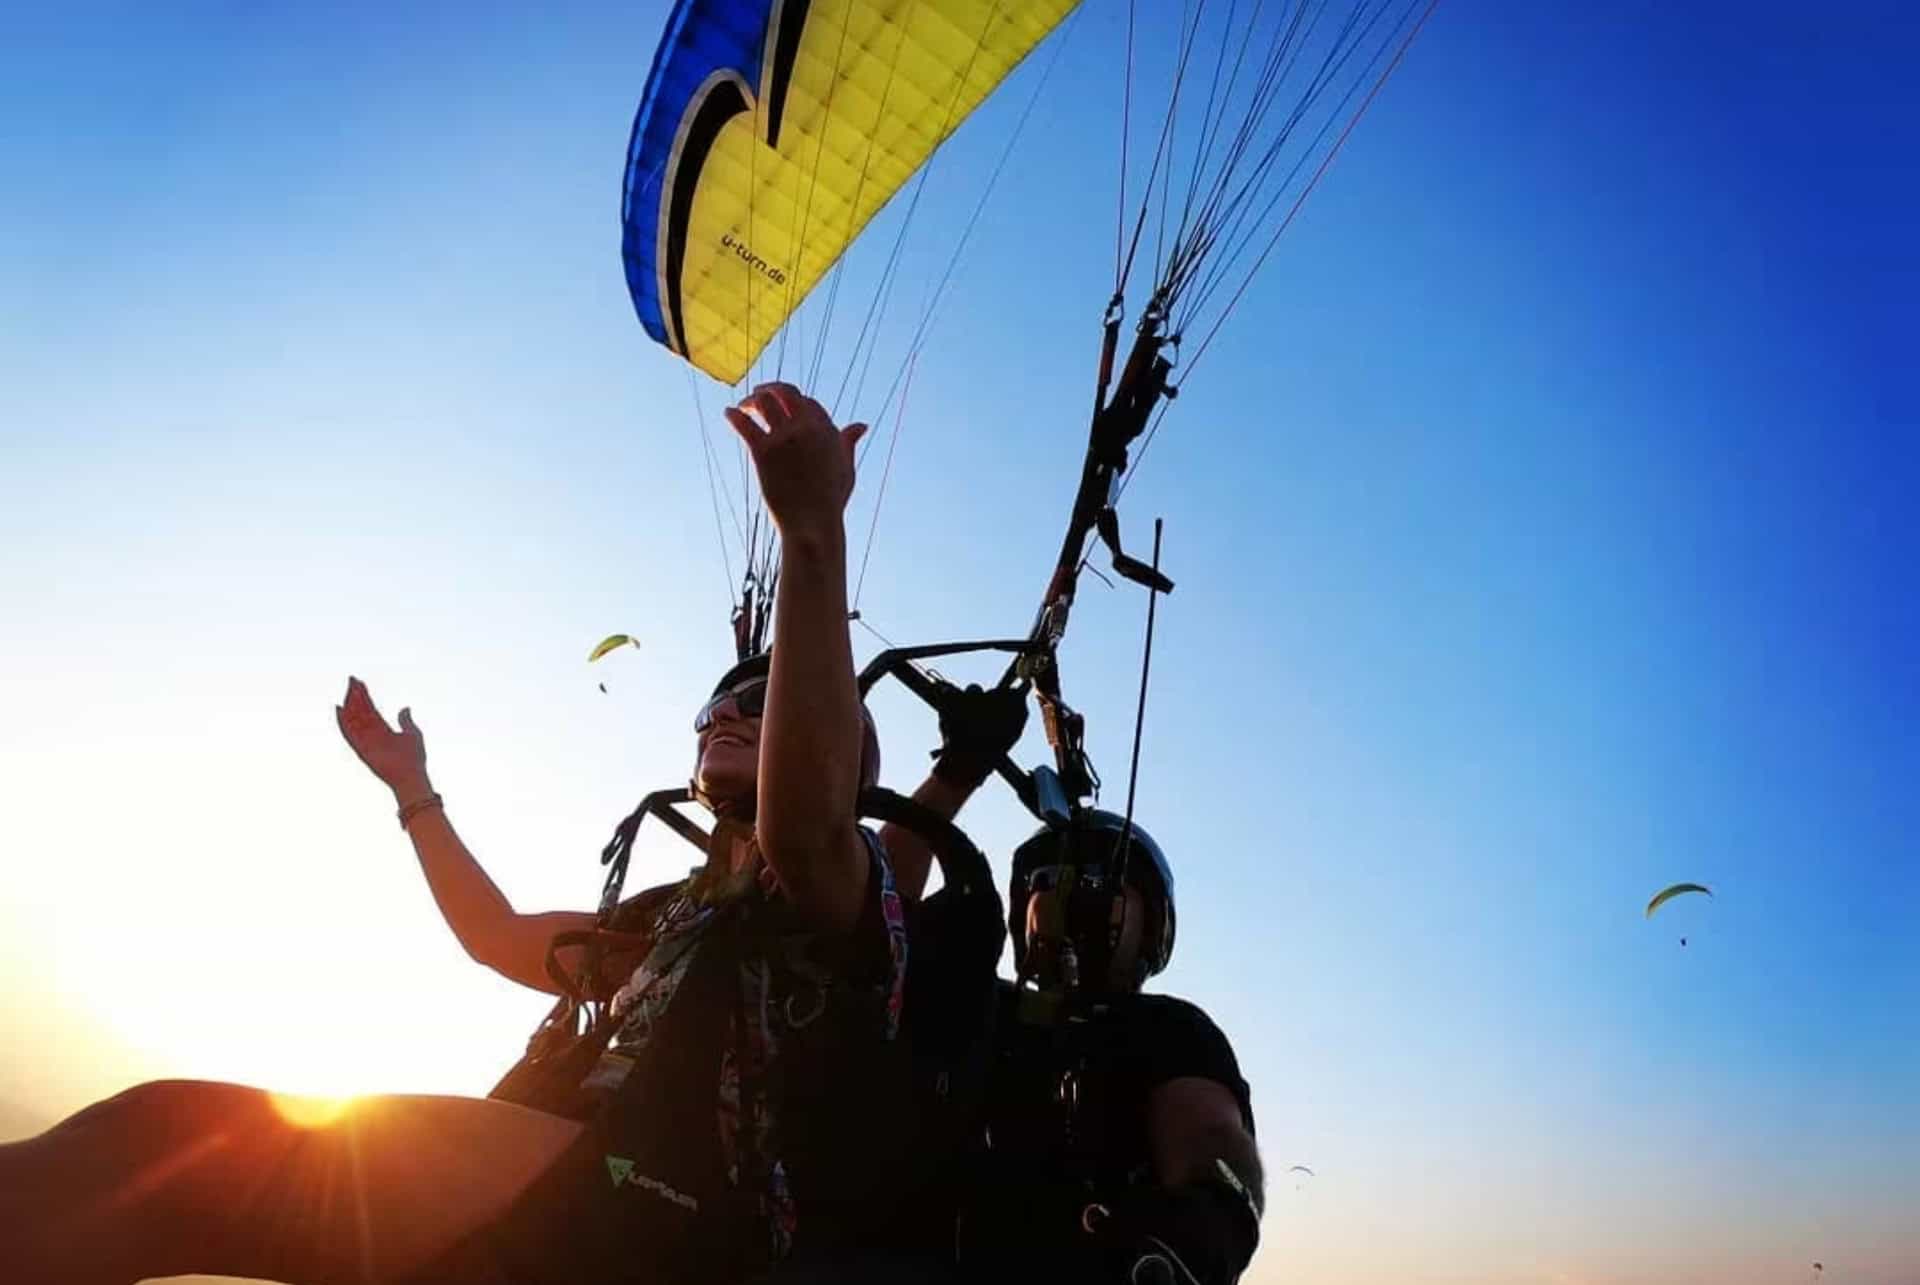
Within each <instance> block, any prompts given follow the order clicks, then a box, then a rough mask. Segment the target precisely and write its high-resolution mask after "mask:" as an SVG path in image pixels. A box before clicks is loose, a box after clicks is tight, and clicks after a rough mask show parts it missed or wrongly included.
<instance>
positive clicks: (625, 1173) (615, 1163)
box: [607, 1156, 633, 1187]
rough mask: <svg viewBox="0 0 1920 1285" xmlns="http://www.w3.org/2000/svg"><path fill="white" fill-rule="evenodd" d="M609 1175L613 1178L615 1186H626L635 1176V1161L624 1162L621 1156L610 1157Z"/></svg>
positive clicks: (608, 1160) (608, 1159) (608, 1158)
mask: <svg viewBox="0 0 1920 1285" xmlns="http://www.w3.org/2000/svg"><path fill="white" fill-rule="evenodd" d="M607 1173H608V1175H609V1176H611V1177H612V1179H613V1185H614V1186H616V1187H620V1186H624V1185H625V1184H626V1181H627V1179H628V1178H629V1177H630V1176H632V1174H633V1161H631V1160H622V1159H621V1158H620V1157H619V1156H608V1157H607Z"/></svg>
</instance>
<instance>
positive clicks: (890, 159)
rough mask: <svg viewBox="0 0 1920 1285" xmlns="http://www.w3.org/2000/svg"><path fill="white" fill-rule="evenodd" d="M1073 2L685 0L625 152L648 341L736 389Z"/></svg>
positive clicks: (630, 228)
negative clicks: (860, 239)
mask: <svg viewBox="0 0 1920 1285" xmlns="http://www.w3.org/2000/svg"><path fill="white" fill-rule="evenodd" d="M1073 2H1074V0H1025V3H1022V4H1017V5H1008V4H1004V3H1001V2H1000V0H940V2H939V3H920V2H919V0H810V2H809V3H804V4H800V3H782V2H781V0H680V3H679V4H677V5H676V6H675V7H674V11H673V13H672V15H671V16H670V17H669V18H668V20H667V32H666V37H665V39H663V40H662V41H661V42H660V49H659V52H658V53H657V54H656V55H655V57H654V63H653V71H652V74H651V75H650V76H649V77H648V80H647V88H646V94H645V97H644V98H643V99H642V101H641V104H640V110H639V113H638V115H637V116H636V118H635V120H634V125H633V138H632V141H631V143H630V144H629V145H628V151H627V174H626V183H625V187H624V193H623V200H622V210H621V222H622V226H623V229H624V235H623V256H624V258H625V260H626V268H627V287H628V291H629V293H631V295H632V296H633V305H634V309H635V311H636V312H637V313H638V314H639V317H640V321H641V324H642V325H644V326H645V327H646V330H647V333H648V334H649V335H651V336H653V338H654V339H655V340H657V341H659V342H660V343H662V344H664V345H666V346H667V347H668V348H670V349H672V350H673V351H674V352H677V353H679V354H681V355H682V356H684V357H685V358H687V360H689V361H691V362H692V363H693V364H694V365H695V366H698V367H699V368H700V369H702V370H704V371H706V372H707V373H708V374H710V375H712V376H714V377H715V378H716V379H719V380H721V381H722V382H723V383H732V382H734V381H736V380H738V379H740V378H741V377H742V376H744V375H745V374H746V372H747V369H748V367H749V366H750V365H751V364H752V362H753V359H754V357H755V356H756V355H757V354H758V353H759V352H760V350H761V349H762V348H764V347H765V346H766V344H767V341H768V340H769V339H770V338H771V337H772V336H773V334H774V332H775V331H777V330H778V329H779V328H780V326H781V325H782V324H783V323H784V322H785V321H786V319H787V318H788V316H789V315H790V314H791V313H792V312H793V310H794V308H795V307H796V306H797V305H798V304H799V302H800V301H801V300H802V299H804V298H805V297H806V295H807V292H808V291H809V290H811V289H812V288H813V287H814V285H815V284H817V283H818V282H819V280H820V278H821V277H822V276H823V275H824V274H825V273H826V271H827V270H828V269H829V268H830V267H831V266H832V265H833V262H834V261H835V260H836V259H838V258H839V257H840V254H841V251H843V250H844V249H845V248H846V247H847V245H848V243H849V242H851V241H852V240H853V239H854V237H856V236H857V235H859V232H860V229H861V228H862V227H864V226H865V225H866V224H867V222H868V221H869V220H870V219H872V218H873V216H874V215H875V214H876V213H878V212H879V210H880V207H881V206H883V205H885V204H886V202H887V200H888V199H889V198H890V197H892V196H893V194H894V193H895V192H896V191H898V190H899V189H900V187H901V185H902V184H904V183H905V182H906V181H907V179H908V178H910V177H911V176H912V175H913V173H914V172H915V171H916V170H918V169H919V168H920V167H921V165H922V164H924V163H925V162H926V160H927V158H928V157H929V156H930V155H932V153H933V151H934V150H935V149H936V148H937V147H939V146H940V144H941V143H943V142H945V141H946V139H947V137H948V136H949V135H950V134H952V133H953V131H954V130H955V129H956V128H958V127H959V125H960V123H961V122H962V121H963V120H965V119H966V117H967V116H968V114H969V113H971V112H972V111H973V109H974V108H975V107H977V106H979V105H980V103H981V102H982V101H983V100H984V99H985V98H986V97H987V95H988V94H990V93H991V92H992V91H993V89H994V87H995V86H996V85H998V84H999V83H1000V82H1001V81H1002V80H1003V79H1005V78H1006V75H1007V73H1008V72H1010V71H1012V70H1013V68H1014V66H1015V65H1016V64H1018V63H1019V62H1020V61H1021V60H1022V59H1024V58H1025V57H1026V56H1027V54H1028V53H1030V52H1031V51H1032V49H1033V47H1034V46H1035V45H1037V44H1038V43H1039V42H1040V41H1041V40H1042V39H1044V38H1045V37H1046V35H1047V33H1048V32H1050V31H1052V30H1053V28H1054V27H1055V26H1056V25H1058V23H1059V22H1060V20H1061V19H1062V18H1063V17H1065V16H1066V14H1067V12H1068V10H1070V9H1071V8H1072V7H1073Z"/></svg>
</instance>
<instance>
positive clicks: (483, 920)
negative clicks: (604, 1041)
mask: <svg viewBox="0 0 1920 1285" xmlns="http://www.w3.org/2000/svg"><path fill="white" fill-rule="evenodd" d="M334 718H335V720H336V721H337V722H338V723H339V725H340V734H341V735H342V736H344V737H345V738H346V741H347V744H348V745H349V746H351V747H352V748H353V752H354V753H355V754H357V755H359V756H360V761H361V762H362V763H365V764H366V765H367V769H368V770H369V771H371V772H372V773H373V774H374V775H375V776H376V777H378V778H379V779H380V781H381V782H382V783H383V784H384V785H386V786H387V787H388V788H389V789H391V790H392V791H393V799H394V804H395V806H396V808H397V810H398V815H399V817H400V824H401V825H402V826H404V827H405V828H406V831H407V837H408V838H409V839H411V840H412V841H413V851H414V855H415V856H416V857H418V858H419V860H420V870H421V873H423V874H425V875H426V877H427V887H428V888H429V889H430V890H431V891H432V893H433V900H434V904H435V905H437V906H438V907H439V908H440V914H441V916H442V917H443V918H444V919H445V920H446V921H447V926H448V927H449V928H451V929H453V935H454V936H455V937H456V938H458V939H459V941H460V945H461V947H462V948H463V949H465V950H466V952H467V954H469V955H471V956H472V957H473V958H474V959H475V960H476V961H478V962H479V963H482V964H485V965H486V966H487V967H488V968H491V969H493V970H494V971H495V972H497V973H499V974H501V975H502V976H504V977H506V978H509V979H510V980H512V981H516V982H519V983H520V984H521V985H522V986H529V987H532V988H533V989H534V990H539V991H547V992H549V993H551V992H553V991H554V990H555V987H554V984H553V981H552V980H551V979H550V978H549V977H548V976H547V969H546V958H547V945H548V943H549V942H551V941H552V940H553V937H554V934H555V933H559V932H565V931H568V930H573V929H586V928H591V927H593V925H594V917H593V916H592V915H591V914H587V913H585V912H581V911H554V912H550V913H547V914H533V915H523V914H521V913H519V912H518V911H516V910H514V908H513V904H512V903H511V902H509V901H508V900H507V898H506V894H504V893H502V892H501V891H500V889H499V887H498V886H497V885H496V884H495V883H494V882H493V880H492V879H491V878H490V877H489V876H488V874H487V872H486V870H485V869H483V868H482V867H481V865H480V863H479V861H477V860H476V859H475V858H474V855H473V853H472V852H470V851H468V849H467V845H466V844H465V843H464V842H462V841H461V838H460V834H459V832H458V831H456V830H455V829H454V828H453V822H452V821H450V820H449V819H448V818H447V809H446V806H445V805H444V804H443V803H442V802H441V800H440V795H439V794H438V793H437V792H435V790H434V788H433V782H432V780H431V779H429V777H428V776H427V747H426V739H425V738H424V737H423V736H422V735H421V733H420V728H419V727H418V726H417V725H416V724H415V723H414V721H413V711H412V710H411V709H403V710H401V711H400V727H399V729H398V730H395V729H394V728H391V727H389V726H388V725H387V720H386V719H385V718H384V717H383V716H382V715H381V713H380V711H379V709H378V708H376V707H375V705H374V703H373V697H372V696H371V695H369V694H368V692H367V687H366V684H365V683H362V682H361V681H360V680H359V679H357V678H350V679H348V680H347V695H346V699H345V700H344V701H342V702H341V704H340V705H339V706H337V707H336V708H335V710H334ZM571 953H572V952H562V954H561V963H562V964H563V965H565V966H567V967H569V968H572V967H575V966H577V964H578V961H577V960H573V959H570V958H568V955H569V954H571Z"/></svg>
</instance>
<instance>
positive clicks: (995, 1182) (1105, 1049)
mask: <svg viewBox="0 0 1920 1285" xmlns="http://www.w3.org/2000/svg"><path fill="white" fill-rule="evenodd" d="M999 1000H1000V1005H999V1013H998V1018H997V1026H996V1029H995V1034H994V1042H995V1058H994V1062H993V1069H992V1074H991V1079H990V1082H989V1095H988V1149H987V1154H986V1157H985V1170H984V1172H983V1173H982V1175H981V1181H980V1182H979V1183H978V1184H977V1189H976V1190H977V1194H976V1197H975V1199H974V1200H973V1201H972V1202H971V1204H970V1207H969V1209H968V1211H967V1215H966V1218H965V1219H964V1221H963V1226H964V1228H965V1230H964V1234H963V1241H964V1243H965V1244H966V1245H967V1246H968V1252H969V1256H978V1257H981V1258H983V1259H987V1260H991V1259H993V1258H995V1257H998V1256H1000V1255H1001V1254H1025V1253H1031V1252H1033V1251H1035V1250H1038V1249H1041V1248H1043V1247H1048V1246H1051V1247H1055V1248H1059V1249H1063V1250H1064V1249H1068V1248H1071V1246H1072V1244H1073V1242H1074V1238H1075V1237H1076V1236H1078V1235H1080V1231H1079V1226H1080V1215H1081V1211H1082V1210H1084V1209H1085V1208H1086V1206H1087V1205H1088V1204H1091V1203H1096V1202H1099V1203H1104V1202H1108V1201H1112V1200H1114V1199H1117V1198H1118V1196H1119V1194H1120V1193H1121V1192H1122V1191H1124V1189H1125V1188H1126V1187H1127V1186H1129V1185H1131V1184H1133V1183H1136V1182H1143V1181H1147V1180H1150V1179H1151V1177H1152V1153H1151V1151H1150V1149H1149V1144H1148V1138H1147V1104H1148V1102H1149V1100H1150V1099H1151V1098H1152V1096H1153V1093H1154V1091H1155V1090H1156V1089H1158V1088H1159V1087H1160V1086H1162V1085H1164V1084H1166V1083H1168V1082H1169V1081H1172V1080H1176V1079H1182V1078H1185V1077H1188V1076H1197V1077H1200V1078H1203V1079H1208V1080H1212V1081H1214V1082H1215V1083H1217V1084H1220V1085H1222V1086H1223V1087H1225V1088H1226V1089H1227V1090H1228V1091H1229V1092H1230V1093H1232V1094H1233V1097H1234V1100H1235V1101H1236V1102H1237V1103H1238V1104H1239V1106H1240V1115H1241V1119H1242V1121H1243V1122H1244V1123H1245V1125H1246V1127H1247V1131H1248V1132H1249V1133H1251V1132H1252V1131H1253V1105H1252V1101H1251V1096H1250V1093H1249V1091H1248V1088H1247V1082H1246V1080H1245V1079H1243V1078H1242V1077H1241V1074H1240V1065H1239V1062H1238V1061H1237V1060H1236V1059H1235V1057H1234V1055H1233V1046H1232V1045H1231V1044H1229V1043H1228V1041H1227V1037H1226V1036H1225V1035H1224V1034H1222V1033H1221V1030H1220V1028H1219V1027H1218V1026H1216V1025H1214V1023H1213V1021H1212V1020H1211V1019H1210V1018H1208V1017H1207V1015H1206V1014H1205V1013H1203V1012H1201V1011H1200V1009H1199V1008H1197V1007H1195V1006H1194V1005H1192V1004H1190V1003H1188V1002H1187V1001H1185V1000H1183V999H1176V998H1174V997H1173V996H1171V995H1114V996H1109V997H1105V998H1104V999H1103V1000H1102V1001H1100V1002H1098V1003H1089V1002H1087V1001H1084V1000H1082V1001H1077V1002H1074V1003H1072V1004H1071V1005H1069V1006H1068V1007H1066V1008H1065V1009H1064V1010H1062V1011H1060V1012H1058V1013H1055V1012H1052V1011H1050V1010H1049V1008H1048V1005H1047V1002H1046V1000H1045V999H1044V998H1043V997H1041V996H1038V995H1036V994H1034V993H1033V992H1021V991H1017V990H1015V988H1014V987H1012V986H1011V985H1008V984H1005V983H1002V985H1001V988H1000V995H999ZM1029 1265H1031V1264H1029Z"/></svg>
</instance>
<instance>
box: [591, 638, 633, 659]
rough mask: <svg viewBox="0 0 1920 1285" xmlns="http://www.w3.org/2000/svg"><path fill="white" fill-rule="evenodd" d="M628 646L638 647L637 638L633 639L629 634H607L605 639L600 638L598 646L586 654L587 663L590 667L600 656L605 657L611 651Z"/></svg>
mask: <svg viewBox="0 0 1920 1285" xmlns="http://www.w3.org/2000/svg"><path fill="white" fill-rule="evenodd" d="M629 645H631V646H634V647H638V646H639V645H640V640H639V639H638V638H635V637H633V636H632V635H631V634H608V635H607V636H606V637H605V638H602V639H601V640H600V643H599V645H598V646H596V647H595V648H594V649H593V650H592V651H591V652H589V653H587V663H588V664H589V665H591V664H592V663H593V662H594V661H596V660H599V659H600V658H601V657H602V656H604V655H606V654H607V653H608V652H610V651H613V650H614V649H615V648H619V647H626V646H629Z"/></svg>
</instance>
